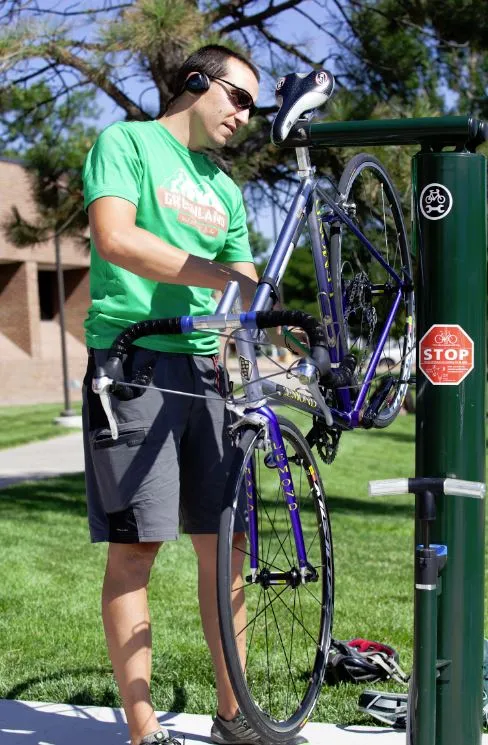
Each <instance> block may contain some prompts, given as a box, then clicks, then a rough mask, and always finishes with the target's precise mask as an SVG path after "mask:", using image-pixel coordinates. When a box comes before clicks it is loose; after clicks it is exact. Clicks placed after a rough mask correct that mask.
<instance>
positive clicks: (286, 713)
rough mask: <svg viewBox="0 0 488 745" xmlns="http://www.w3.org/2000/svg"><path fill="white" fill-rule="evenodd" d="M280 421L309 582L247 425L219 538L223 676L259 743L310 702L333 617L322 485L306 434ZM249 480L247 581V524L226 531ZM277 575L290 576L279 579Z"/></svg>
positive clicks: (283, 504)
mask: <svg viewBox="0 0 488 745" xmlns="http://www.w3.org/2000/svg"><path fill="white" fill-rule="evenodd" d="M278 421H279V424H280V430H281V433H282V436H283V441H284V445H285V450H286V454H287V457H288V463H289V469H290V472H291V476H292V479H293V485H294V491H295V502H296V505H297V508H298V510H299V514H300V520H301V523H302V530H303V534H304V542H305V548H306V551H307V558H308V561H309V564H310V565H311V566H312V567H313V568H314V571H315V573H316V578H315V579H313V580H311V581H307V583H303V582H301V576H300V570H299V563H298V558H297V550H296V546H295V541H294V536H293V532H292V528H291V522H290V508H289V506H288V504H287V501H286V497H285V495H284V492H283V487H282V485H281V482H280V478H279V473H278V468H277V466H276V463H275V461H274V460H273V456H272V453H271V450H266V449H265V447H266V446H265V441H264V438H263V432H262V431H261V432H256V431H255V430H252V429H248V430H246V431H245V432H244V433H243V435H242V437H241V440H240V443H239V446H238V449H237V453H236V457H235V461H234V464H233V468H232V471H231V474H230V477H229V481H228V487H227V489H226V495H225V506H224V510H223V513H222V518H221V523H220V533H219V544H218V599H219V619H220V627H221V636H222V644H223V649H224V655H225V660H226V664H227V669H228V672H229V676H230V679H231V682H232V686H233V689H234V692H235V695H236V698H237V700H238V702H239V706H240V709H241V711H242V712H243V714H244V715H245V717H246V718H247V720H248V722H249V723H250V725H251V726H252V727H253V729H254V730H255V731H256V732H257V733H258V734H259V735H260V736H261V737H262V738H263V739H264V741H265V742H276V743H278V742H285V741H287V740H288V739H289V738H290V737H292V736H293V735H294V734H296V733H297V732H298V731H299V730H300V728H301V727H302V726H303V725H304V724H305V722H306V721H307V719H308V717H309V715H310V713H311V711H312V709H313V707H314V705H315V703H316V701H317V698H318V696H319V693H320V689H321V686H322V682H323V677H324V672H325V665H326V661H327V654H328V650H329V645H330V636H331V627H332V614H333V559H332V539H331V530H330V523H329V516H328V511H327V505H326V501H325V495H324V490H323V486H322V483H321V481H320V477H319V475H318V471H317V467H316V464H315V461H314V458H313V456H312V454H311V452H310V448H309V447H308V444H307V442H306V440H305V438H304V437H303V436H302V434H301V433H300V432H299V430H298V429H297V428H296V427H295V426H294V425H293V424H292V423H291V422H289V421H287V420H286V419H283V418H281V417H278ZM280 467H281V466H280ZM246 482H247V483H246ZM251 482H252V483H251ZM250 486H252V487H253V491H254V494H255V506H254V509H255V511H256V513H257V527H258V531H259V540H258V554H259V568H258V572H257V574H256V577H255V581H254V582H253V581H252V574H253V573H252V569H251V551H250V546H251V545H252V544H251V539H250V535H249V527H247V528H246V531H245V537H244V535H243V533H240V534H236V536H235V535H234V528H235V526H236V523H237V524H238V521H239V520H240V519H244V520H246V522H247V519H246V515H245V512H246V510H247V498H246V493H245V492H246V487H247V490H248V492H249V489H250ZM251 506H252V505H251ZM236 542H237V545H236ZM233 544H234V559H233ZM240 565H243V567H242V570H240ZM271 573H275V578H274V580H273V578H272V577H271ZM279 573H281V574H285V573H286V574H287V577H288V578H287V579H283V578H281V579H277V577H276V574H279ZM234 614H235V615H234Z"/></svg>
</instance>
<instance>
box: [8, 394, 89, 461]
mask: <svg viewBox="0 0 488 745" xmlns="http://www.w3.org/2000/svg"><path fill="white" fill-rule="evenodd" d="M72 409H73V411H74V412H75V413H76V414H81V403H79V402H76V403H74V404H73V405H72ZM62 410H63V405H62V404H39V405H38V406H0V450H5V448H13V447H16V446H17V445H23V444H25V443H27V442H33V441H34V440H46V439H47V438H49V437H57V436H59V435H66V434H68V433H69V432H72V431H73V430H71V429H69V428H66V427H63V426H61V425H59V424H55V423H54V419H55V418H56V417H58V416H59V415H60V413H61V411H62Z"/></svg>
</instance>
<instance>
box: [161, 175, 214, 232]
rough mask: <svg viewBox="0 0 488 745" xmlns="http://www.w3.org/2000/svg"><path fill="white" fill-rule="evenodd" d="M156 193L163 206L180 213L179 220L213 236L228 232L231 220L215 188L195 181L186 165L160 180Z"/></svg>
mask: <svg viewBox="0 0 488 745" xmlns="http://www.w3.org/2000/svg"><path fill="white" fill-rule="evenodd" d="M157 197H158V202H159V204H160V205H161V207H163V208H166V209H172V210H175V211H176V212H177V213H178V217H177V219H178V222H179V223H182V224H184V225H190V226H191V227H194V228H195V229H196V230H198V231H199V232H200V233H202V234H203V235H208V236H211V237H217V235H218V232H219V230H222V231H224V233H226V232H227V229H228V224H229V220H228V217H227V214H226V212H225V210H224V207H223V206H222V203H221V202H220V200H219V198H218V197H217V195H216V194H215V192H214V191H213V190H212V189H211V188H210V186H209V185H208V184H206V183H204V182H200V183H195V182H194V181H193V180H192V179H191V178H190V176H189V175H188V173H187V172H186V171H185V170H184V169H183V168H180V169H179V170H178V171H176V172H175V173H173V174H172V175H171V176H169V177H168V178H167V179H166V181H163V183H162V184H160V186H159V187H158V189H157Z"/></svg>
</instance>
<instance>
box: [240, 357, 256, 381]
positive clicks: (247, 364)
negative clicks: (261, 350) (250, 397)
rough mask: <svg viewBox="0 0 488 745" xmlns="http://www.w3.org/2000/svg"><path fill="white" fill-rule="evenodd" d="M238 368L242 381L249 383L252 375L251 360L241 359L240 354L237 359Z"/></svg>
mask: <svg viewBox="0 0 488 745" xmlns="http://www.w3.org/2000/svg"><path fill="white" fill-rule="evenodd" d="M239 367H240V370H241V377H242V378H243V380H247V382H249V381H250V380H251V375H252V368H253V364H252V362H251V360H248V359H247V358H246V357H243V356H242V354H241V356H240V357H239Z"/></svg>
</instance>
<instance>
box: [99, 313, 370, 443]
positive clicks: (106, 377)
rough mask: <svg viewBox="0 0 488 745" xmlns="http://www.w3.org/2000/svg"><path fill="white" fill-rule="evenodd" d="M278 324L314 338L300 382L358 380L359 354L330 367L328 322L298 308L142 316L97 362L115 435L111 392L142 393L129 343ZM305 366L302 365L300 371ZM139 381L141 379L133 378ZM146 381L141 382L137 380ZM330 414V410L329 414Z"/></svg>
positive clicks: (127, 395) (338, 383) (338, 384)
mask: <svg viewBox="0 0 488 745" xmlns="http://www.w3.org/2000/svg"><path fill="white" fill-rule="evenodd" d="M276 326H296V327H299V328H302V329H303V330H304V331H305V332H306V334H307V336H308V339H309V342H310V352H309V354H308V355H307V358H306V359H304V360H302V362H301V363H300V364H299V369H298V374H299V377H300V380H301V382H306V383H308V384H309V385H310V386H311V387H313V386H315V387H316V392H317V395H318V393H319V392H318V383H319V382H320V384H321V385H323V386H324V387H326V388H328V389H335V388H340V387H346V386H351V385H352V384H353V378H354V369H355V364H356V363H355V359H354V357H353V356H352V355H346V356H345V357H344V359H343V360H342V362H341V364H340V365H339V367H338V368H335V369H333V368H332V367H331V362H330V355H329V349H328V344H327V336H326V333H325V330H324V328H323V326H322V325H321V324H320V322H319V321H317V319H316V318H314V317H313V316H311V315H309V314H308V313H303V312H302V311H299V310H270V311H249V312H248V313H239V314H230V313H229V314H225V313H222V314H216V315H211V316H176V317H174V318H159V319H156V320H151V321H141V322H139V323H134V324H132V326H129V328H128V329H126V330H125V331H123V332H122V333H121V334H119V336H118V337H117V338H116V339H115V341H114V343H113V345H112V347H111V349H110V352H109V356H108V358H107V361H106V362H105V363H104V364H103V365H101V366H98V367H97V369H96V372H95V375H94V377H93V382H92V388H93V391H94V393H96V394H98V395H99V396H100V401H101V403H102V406H103V409H104V411H105V413H106V415H107V419H108V422H109V425H110V430H111V433H112V437H113V438H114V439H117V437H118V427H117V423H116V421H115V417H114V415H113V411H112V406H111V403H110V397H109V394H110V393H112V394H113V395H114V396H116V397H117V398H119V399H121V400H123V401H129V400H131V399H133V398H135V397H137V396H139V395H142V392H143V389H142V390H141V388H140V387H139V388H135V387H133V386H131V385H130V383H129V384H127V382H126V381H125V379H124V370H123V366H122V360H123V357H124V355H126V354H127V352H128V350H129V347H130V345H131V344H133V343H134V342H135V341H137V340H138V339H141V338H143V337H145V336H152V335H175V334H189V333H191V332H192V331H195V330H197V329H217V328H245V329H248V330H256V329H266V328H276ZM300 365H301V366H302V369H301V370H300ZM131 382H136V381H131ZM137 382H142V381H137ZM329 416H330V413H329Z"/></svg>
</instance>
